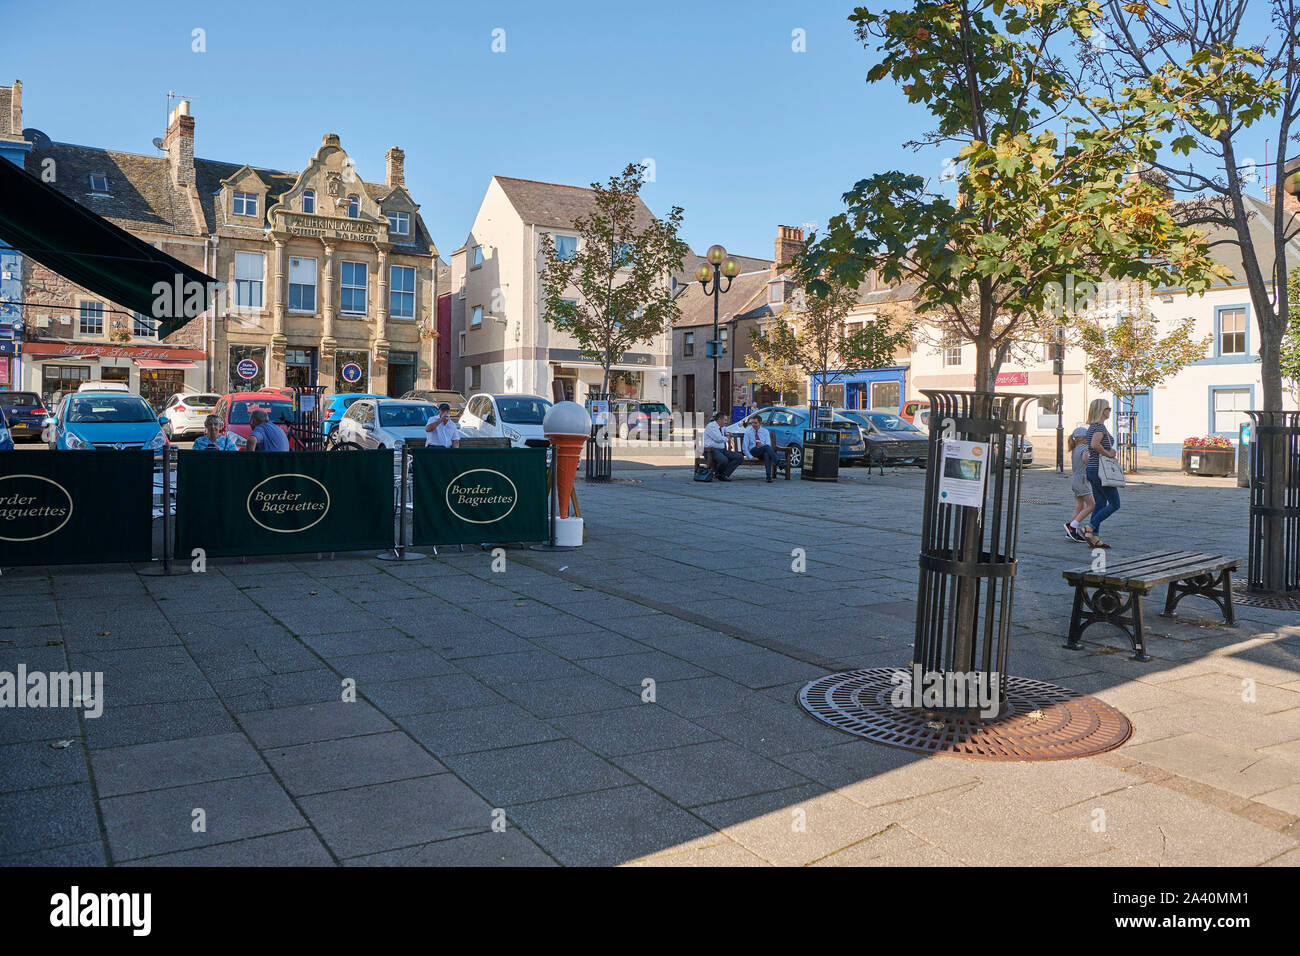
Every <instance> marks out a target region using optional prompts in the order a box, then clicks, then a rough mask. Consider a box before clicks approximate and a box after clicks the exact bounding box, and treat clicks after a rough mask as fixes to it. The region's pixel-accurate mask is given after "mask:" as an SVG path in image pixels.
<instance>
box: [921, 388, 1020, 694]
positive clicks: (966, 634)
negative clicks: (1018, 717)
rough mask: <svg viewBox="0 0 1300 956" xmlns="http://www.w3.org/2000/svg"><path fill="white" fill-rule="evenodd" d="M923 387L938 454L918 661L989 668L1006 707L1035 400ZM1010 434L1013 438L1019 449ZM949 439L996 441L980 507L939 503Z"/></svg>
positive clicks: (925, 547)
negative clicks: (1024, 445)
mask: <svg viewBox="0 0 1300 956" xmlns="http://www.w3.org/2000/svg"><path fill="white" fill-rule="evenodd" d="M921 391H922V394H923V395H925V396H926V398H928V399H929V400H930V453H929V461H928V468H927V471H926V476H925V506H924V507H925V510H924V513H923V516H922V520H921V553H920V557H919V563H920V567H921V573H920V580H919V583H918V585H917V599H916V603H917V613H916V642H915V645H914V649H913V655H912V660H913V663H914V664H919V665H921V666H922V667H923V668H924V669H925V670H927V671H943V672H949V673H951V672H962V673H971V672H981V673H982V675H983V679H986V680H990V681H991V678H992V676H993V675H995V674H996V675H997V676H998V695H999V698H1000V699H1002V700H1004V701H1005V699H1006V681H1007V653H1008V651H1009V649H1010V640H1009V637H1010V630H1011V612H1012V603H1011V602H1012V594H1013V586H1014V583H1015V574H1016V541H1017V538H1018V536H1019V531H1020V482H1021V471H1022V469H1023V467H1024V463H1023V460H1022V458H1021V451H1020V437H1021V436H1022V435H1024V433H1025V423H1024V413H1025V407H1026V406H1027V405H1028V404H1029V402H1031V401H1033V400H1034V399H1033V397H1031V396H1023V395H998V394H995V393H992V392H959V391H940V390H929V389H922V390H921ZM1008 437H1012V439H1013V440H1012V441H1011V443H1010V447H1008V442H1007V439H1008ZM948 439H956V440H960V441H971V442H988V443H989V461H988V464H987V472H986V474H987V477H986V480H985V488H984V503H983V507H981V508H969V507H961V506H959V505H951V504H946V503H943V502H940V500H939V497H938V492H939V482H940V479H941V478H942V475H941V473H940V469H941V468H942V467H943V444H944V441H945V440H948ZM1008 452H1009V453H1010V454H1009V455H1008ZM988 686H992V684H991V683H990V684H989V685H988Z"/></svg>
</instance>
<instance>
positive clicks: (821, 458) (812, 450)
mask: <svg viewBox="0 0 1300 956" xmlns="http://www.w3.org/2000/svg"><path fill="white" fill-rule="evenodd" d="M799 477H800V478H802V479H804V480H805V481H838V480H839V477H840V433H839V432H837V431H836V430H835V429H833V428H805V429H804V433H803V462H802V463H801V464H800V466H799Z"/></svg>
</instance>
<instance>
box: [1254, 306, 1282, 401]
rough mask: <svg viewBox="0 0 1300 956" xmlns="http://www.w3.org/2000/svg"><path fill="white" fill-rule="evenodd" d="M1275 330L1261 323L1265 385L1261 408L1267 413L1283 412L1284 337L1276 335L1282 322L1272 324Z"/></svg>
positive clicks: (1260, 334)
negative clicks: (1276, 330)
mask: <svg viewBox="0 0 1300 956" xmlns="http://www.w3.org/2000/svg"><path fill="white" fill-rule="evenodd" d="M1272 325H1273V328H1267V327H1265V324H1264V322H1262V321H1261V322H1260V323H1259V364H1260V370H1259V374H1260V378H1261V381H1262V385H1263V390H1264V395H1263V404H1262V405H1260V406H1259V407H1260V408H1262V409H1263V410H1265V411H1270V412H1280V411H1281V410H1282V336H1281V334H1280V333H1278V334H1274V329H1276V328H1278V326H1280V325H1281V323H1280V322H1274V323H1272Z"/></svg>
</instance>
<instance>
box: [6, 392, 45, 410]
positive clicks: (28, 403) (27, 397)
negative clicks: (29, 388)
mask: <svg viewBox="0 0 1300 956" xmlns="http://www.w3.org/2000/svg"><path fill="white" fill-rule="evenodd" d="M40 404H41V397H40V396H39V395H37V394H36V393H35V392H0V405H3V406H4V407H5V408H35V407H36V406H38V405H40Z"/></svg>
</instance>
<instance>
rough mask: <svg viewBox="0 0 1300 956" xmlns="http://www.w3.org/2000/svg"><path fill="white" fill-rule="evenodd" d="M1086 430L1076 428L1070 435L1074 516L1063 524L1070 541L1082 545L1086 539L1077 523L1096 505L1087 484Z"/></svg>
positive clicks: (1087, 453) (1087, 454)
mask: <svg viewBox="0 0 1300 956" xmlns="http://www.w3.org/2000/svg"><path fill="white" fill-rule="evenodd" d="M1089 457H1090V450H1089V448H1088V429H1086V428H1082V427H1080V428H1076V429H1075V430H1074V431H1073V432H1072V433H1071V434H1070V491H1071V492H1073V493H1074V514H1072V515H1071V516H1070V520H1069V521H1067V522H1066V523H1065V533H1066V534H1067V535H1069V537H1070V540H1071V541H1078V542H1080V543H1082V542H1083V541H1085V540H1086V539H1085V538H1084V536H1083V532H1082V531H1080V530H1079V522H1081V521H1083V519H1084V518H1086V517H1088V515H1090V514H1092V511H1093V509H1094V508H1095V507H1096V505H1094V504H1093V500H1092V485H1091V484H1089V482H1088V458H1089Z"/></svg>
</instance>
